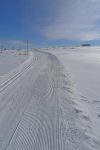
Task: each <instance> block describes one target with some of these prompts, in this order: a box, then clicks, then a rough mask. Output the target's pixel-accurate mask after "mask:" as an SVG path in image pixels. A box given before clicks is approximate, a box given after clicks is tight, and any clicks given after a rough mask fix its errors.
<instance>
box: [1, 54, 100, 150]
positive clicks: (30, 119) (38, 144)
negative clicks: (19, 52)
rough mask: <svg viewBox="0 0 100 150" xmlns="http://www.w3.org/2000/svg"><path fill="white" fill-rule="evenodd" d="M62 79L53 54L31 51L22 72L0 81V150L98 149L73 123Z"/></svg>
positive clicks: (74, 116) (73, 112)
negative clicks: (31, 55)
mask: <svg viewBox="0 0 100 150" xmlns="http://www.w3.org/2000/svg"><path fill="white" fill-rule="evenodd" d="M65 78H66V77H65V76H64V74H63V67H62V66H61V64H60V62H59V60H58V59H57V58H56V56H54V55H52V54H49V53H45V52H39V51H34V57H33V59H32V60H31V61H30V63H29V64H28V65H27V66H26V67H24V69H22V71H19V72H16V74H14V75H12V77H10V78H7V80H6V81H4V82H3V83H2V84H0V149H1V150H99V149H100V145H99V143H96V142H95V141H93V140H92V139H91V138H89V136H87V135H86V134H85V132H84V131H82V130H81V129H79V128H78V127H77V126H76V124H75V121H76V119H75V118H76V116H77V114H75V110H74V109H73V107H74V106H73V104H72V101H71V98H70V96H69V92H68V91H65V90H63V87H64V86H65V85H64V82H65V83H66V79H65ZM67 88H68V89H69V88H70V87H67ZM67 88H66V89H67ZM91 143H93V144H91Z"/></svg>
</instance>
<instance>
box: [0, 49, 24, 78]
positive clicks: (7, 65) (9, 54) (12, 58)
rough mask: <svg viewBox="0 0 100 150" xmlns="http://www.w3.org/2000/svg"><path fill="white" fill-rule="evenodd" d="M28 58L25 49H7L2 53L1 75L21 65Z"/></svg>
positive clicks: (0, 54) (0, 55) (0, 58)
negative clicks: (19, 50)
mask: <svg viewBox="0 0 100 150" xmlns="http://www.w3.org/2000/svg"><path fill="white" fill-rule="evenodd" d="M26 59H27V55H25V51H23V52H18V51H16V50H9V51H8V50H5V51H2V52H1V53H0V76H3V75H4V74H7V73H8V72H9V71H10V70H12V69H14V68H15V67H16V66H18V65H20V64H21V63H22V62H24V61H25V60H26Z"/></svg>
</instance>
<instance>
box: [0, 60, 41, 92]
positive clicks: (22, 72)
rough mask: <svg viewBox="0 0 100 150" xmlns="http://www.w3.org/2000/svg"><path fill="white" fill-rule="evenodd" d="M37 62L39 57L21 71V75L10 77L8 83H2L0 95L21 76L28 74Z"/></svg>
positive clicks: (16, 74)
mask: <svg viewBox="0 0 100 150" xmlns="http://www.w3.org/2000/svg"><path fill="white" fill-rule="evenodd" d="M37 60H38V59H37V57H35V58H34V60H33V61H32V62H31V63H30V64H29V65H28V66H25V67H24V68H23V70H22V71H20V72H19V73H15V75H13V76H12V77H11V76H10V77H9V78H8V79H7V80H6V81H4V82H3V83H1V84H0V93H2V92H3V91H4V90H6V89H7V88H8V87H9V86H10V85H11V84H12V83H13V82H14V81H16V80H17V79H18V78H19V77H20V76H22V75H23V74H24V73H25V72H27V71H28V70H29V69H30V68H31V67H32V66H33V64H34V63H35V62H36V61H37Z"/></svg>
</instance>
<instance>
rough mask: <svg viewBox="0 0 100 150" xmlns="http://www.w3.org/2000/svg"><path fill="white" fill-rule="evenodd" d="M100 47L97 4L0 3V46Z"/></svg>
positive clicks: (82, 0)
mask: <svg viewBox="0 0 100 150" xmlns="http://www.w3.org/2000/svg"><path fill="white" fill-rule="evenodd" d="M27 39H28V40H29V42H30V46H32V47H48V46H62V45H80V44H81V43H84V42H89V43H92V44H93V45H100V42H99V41H100V0H0V46H1V47H2V46H4V47H14V46H15V47H18V46H19V47H23V45H24V46H25V44H26V40H27Z"/></svg>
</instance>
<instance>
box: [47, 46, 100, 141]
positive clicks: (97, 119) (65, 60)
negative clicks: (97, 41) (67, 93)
mask: <svg viewBox="0 0 100 150" xmlns="http://www.w3.org/2000/svg"><path fill="white" fill-rule="evenodd" d="M49 51H50V50H49ZM50 52H51V53H53V54H55V55H56V56H57V57H58V58H59V60H60V61H61V63H62V64H63V66H64V70H65V74H67V73H69V74H70V77H71V82H72V83H73V87H74V90H76V89H77V90H76V91H77V93H78V95H80V96H81V98H80V103H81V106H82V107H84V108H83V110H82V111H84V113H85V112H86V111H87V113H88V118H90V121H91V126H92V129H93V131H94V134H95V135H97V136H98V137H99V138H100V47H91V48H88V47H85V48H82V47H78V48H77V47H74V48H56V49H51V51H50ZM78 103H79V102H78ZM80 111H81V110H80Z"/></svg>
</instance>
